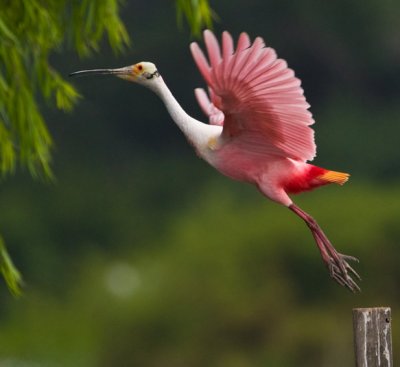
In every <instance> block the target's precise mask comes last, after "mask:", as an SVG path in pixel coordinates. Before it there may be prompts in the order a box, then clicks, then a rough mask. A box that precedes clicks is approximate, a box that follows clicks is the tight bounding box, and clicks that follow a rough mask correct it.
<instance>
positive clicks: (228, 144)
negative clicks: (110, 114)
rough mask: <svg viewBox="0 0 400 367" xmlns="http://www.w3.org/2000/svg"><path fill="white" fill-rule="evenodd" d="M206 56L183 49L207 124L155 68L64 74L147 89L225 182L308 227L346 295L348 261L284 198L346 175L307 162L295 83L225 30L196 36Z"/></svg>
mask: <svg viewBox="0 0 400 367" xmlns="http://www.w3.org/2000/svg"><path fill="white" fill-rule="evenodd" d="M203 39H204V44H205V48H206V50H207V55H208V57H206V56H205V54H204V53H203V51H202V49H201V48H200V46H199V45H198V43H197V42H192V43H191V44H190V50H191V53H192V56H193V59H194V61H195V64H196V65H197V67H198V69H199V71H200V74H201V75H202V77H203V79H204V81H205V82H206V84H207V87H208V89H207V91H206V90H205V89H203V88H196V89H195V97H196V99H197V101H198V104H199V106H200V108H201V110H202V111H203V112H204V113H205V115H206V117H207V118H208V123H204V122H201V121H199V120H197V119H195V118H193V117H191V116H189V115H188V114H187V113H186V112H185V111H184V109H183V108H182V107H181V105H180V104H179V103H178V101H177V100H176V99H175V97H174V96H173V94H172V93H171V91H170V89H169V88H168V87H167V85H166V83H165V82H164V80H163V78H162V76H161V74H160V72H159V71H158V69H157V67H156V66H155V64H153V63H151V62H147V61H142V62H139V63H136V64H134V65H130V66H125V67H122V68H115V69H91V70H81V71H77V72H74V73H71V74H70V76H85V75H99V74H104V75H109V74H111V75H115V76H117V77H119V78H122V79H125V80H128V81H130V82H134V83H137V84H140V85H142V86H144V87H147V88H148V89H150V90H151V91H153V92H154V93H155V94H156V95H158V97H159V98H160V99H161V100H162V102H163V103H164V105H165V107H166V109H167V111H168V112H169V114H170V116H171V118H172V120H173V121H174V122H175V123H176V125H177V126H178V127H179V129H180V130H181V131H182V132H183V134H184V135H185V137H186V138H187V140H188V142H189V143H190V144H191V145H192V146H193V147H194V150H195V151H196V153H197V155H198V156H200V157H201V158H202V159H204V160H205V161H206V162H208V163H209V164H210V165H211V166H213V167H214V168H215V169H216V170H218V171H219V172H220V173H222V174H223V175H225V176H228V177H229V178H231V179H234V180H237V181H242V182H247V183H250V184H252V185H254V186H255V187H256V188H257V189H258V190H259V191H260V192H261V194H262V195H264V196H265V197H267V198H268V199H270V200H272V201H273V202H276V203H278V204H280V205H283V206H284V207H286V208H288V209H289V210H290V211H292V212H293V213H294V214H296V215H297V216H298V217H300V218H301V219H302V220H303V221H304V222H305V223H306V225H307V226H308V228H309V230H310V231H311V233H312V236H313V238H314V240H315V243H316V245H317V247H318V249H319V252H320V255H321V257H322V260H323V262H324V263H325V265H326V266H327V268H328V271H329V274H330V276H331V278H332V279H333V280H335V281H336V282H337V283H339V284H340V285H341V286H344V287H346V288H347V289H349V290H350V291H352V292H357V291H360V287H359V285H358V284H357V281H360V280H361V278H360V276H359V275H358V273H357V272H356V271H355V270H354V269H353V267H352V266H351V265H350V264H349V262H350V261H355V262H358V259H357V258H356V257H354V256H349V255H344V254H341V253H339V252H338V251H337V250H336V249H335V247H334V246H333V245H332V244H331V242H330V240H329V239H328V237H327V236H326V235H325V233H324V232H323V230H322V229H321V227H320V226H319V224H318V223H317V221H316V220H315V219H314V218H313V217H312V216H311V215H310V214H308V213H307V212H305V211H304V210H303V209H301V208H300V207H299V206H298V205H296V204H295V203H294V202H293V200H292V199H291V197H290V196H289V195H292V194H298V193H301V192H305V191H310V190H313V189H315V188H318V187H320V186H324V185H327V184H331V183H335V184H339V185H343V184H344V183H345V182H346V181H347V180H348V178H349V174H347V173H342V172H337V171H332V170H328V169H325V168H322V167H318V166H316V165H312V164H310V163H309V162H310V161H312V160H313V159H314V157H315V156H316V144H315V140H314V130H313V129H312V128H311V127H310V125H312V124H313V123H314V119H313V116H312V114H311V112H310V111H309V108H310V105H309V104H308V103H307V101H306V98H305V96H304V91H303V89H302V87H301V81H300V79H299V78H297V77H296V76H295V73H294V71H293V70H292V69H291V68H289V67H288V64H287V62H286V61H285V60H283V59H281V58H278V56H277V53H276V51H275V50H274V49H273V48H272V47H268V46H266V44H265V42H264V40H263V39H262V38H261V37H256V38H255V39H254V40H253V41H252V40H251V39H250V37H249V35H248V34H247V33H245V32H243V33H241V34H240V35H239V37H238V40H237V43H236V45H235V43H234V39H233V38H232V36H231V34H230V33H229V32H227V31H224V32H223V33H222V37H221V41H220V42H219V41H218V39H217V38H216V36H215V35H214V33H213V32H212V31H211V30H205V31H204V32H203Z"/></svg>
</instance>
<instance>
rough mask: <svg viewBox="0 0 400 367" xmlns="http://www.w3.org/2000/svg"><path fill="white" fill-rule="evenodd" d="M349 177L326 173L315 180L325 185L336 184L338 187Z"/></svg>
mask: <svg viewBox="0 0 400 367" xmlns="http://www.w3.org/2000/svg"><path fill="white" fill-rule="evenodd" d="M349 177H350V175H349V174H348V173H342V172H335V171H326V172H325V173H323V174H322V175H320V176H318V177H317V178H318V179H319V180H321V181H324V182H326V183H336V184H339V185H343V184H345V183H346V182H347V181H348V179H349Z"/></svg>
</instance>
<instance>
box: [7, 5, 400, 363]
mask: <svg viewBox="0 0 400 367" xmlns="http://www.w3.org/2000/svg"><path fill="white" fill-rule="evenodd" d="M211 5H212V7H213V8H214V10H215V11H216V13H217V14H218V15H219V21H218V22H217V23H216V24H215V31H216V33H218V34H219V33H220V32H221V31H223V30H225V29H227V30H229V31H230V32H231V33H232V34H233V35H234V36H235V37H236V36H237V35H238V34H239V32H241V31H246V32H248V33H249V34H250V35H251V36H252V37H255V36H257V35H260V36H262V37H263V38H264V39H265V41H266V43H267V44H268V45H271V46H272V47H274V48H275V49H276V50H277V52H278V55H279V56H280V57H282V58H285V59H286V60H287V61H288V63H289V65H290V67H292V68H293V69H294V70H295V71H296V74H297V76H298V77H300V78H301V79H302V81H303V87H304V89H305V92H306V97H307V99H308V101H309V102H310V104H311V106H312V108H311V111H312V112H313V114H314V116H315V119H316V121H317V123H316V124H315V125H314V129H315V131H316V140H317V144H318V147H319V149H318V157H317V158H316V160H315V164H317V165H320V166H322V167H326V168H330V169H334V170H339V171H344V172H350V173H351V174H352V177H351V180H350V181H349V183H348V184H346V185H345V186H344V187H336V186H329V187H325V188H322V189H320V190H317V191H315V192H312V193H308V194H304V195H301V196H299V197H297V198H295V200H296V202H297V203H298V204H299V205H300V206H301V207H303V208H304V209H305V210H307V211H309V212H310V213H311V214H312V215H313V216H314V217H315V218H316V219H317V220H318V221H319V223H320V224H321V226H322V227H323V228H324V229H325V231H326V233H327V234H328V236H329V237H330V238H331V240H332V242H333V243H334V244H335V245H336V247H337V248H338V249H339V251H342V252H344V253H346V254H351V255H354V256H357V257H358V258H359V259H360V261H361V262H360V264H358V265H356V268H357V270H358V271H359V273H360V274H361V276H362V277H363V282H362V284H361V287H362V290H363V291H362V293H361V294H355V295H354V294H351V293H350V292H348V291H346V290H345V289H343V288H341V287H339V286H337V285H336V284H335V283H334V282H332V281H331V280H330V278H329V276H328V274H327V271H326V269H325V268H324V265H323V263H322V261H321V260H320V256H319V253H318V251H317V249H316V246H315V244H314V242H313V239H312V236H311V234H310V233H309V231H308V229H307V227H306V226H305V225H304V224H303V223H302V222H301V221H300V220H299V219H298V218H296V217H295V216H294V215H293V214H292V213H290V212H289V211H288V210H286V209H284V208H283V207H280V206H278V205H275V204H273V203H272V202H269V201H267V200H265V199H264V198H263V197H262V196H261V195H260V194H259V193H258V192H257V190H255V189H254V188H253V187H250V186H247V185H244V184H241V183H237V182H233V181H230V180H229V179H227V178H225V177H223V176H221V175H219V174H218V173H217V172H216V171H214V170H213V169H211V168H210V167H208V166H207V164H206V163H205V162H202V161H201V160H199V159H198V158H197V157H196V155H195V154H194V153H193V151H192V148H191V147H190V146H189V145H188V144H187V143H186V141H185V140H184V138H183V136H182V134H181V133H180V132H179V130H178V129H177V128H176V127H175V126H174V125H173V123H172V121H171V119H170V118H169V116H168V115H167V113H166V111H165V108H164V106H163V105H162V103H161V102H160V101H159V100H158V99H157V97H156V96H155V95H153V94H152V93H151V92H149V91H148V90H145V89H143V88H141V87H139V86H137V85H133V84H131V83H127V82H123V81H121V80H118V79H116V78H108V77H98V78H85V79H79V80H78V79H77V80H74V85H75V86H76V87H77V88H79V90H80V92H81V94H82V95H83V96H84V99H82V100H81V102H80V104H79V105H78V107H77V108H76V109H75V110H74V111H73V112H72V113H69V114H62V113H60V112H59V111H56V110H52V109H50V108H47V107H46V106H45V105H43V111H44V113H45V116H46V120H47V121H48V123H49V126H50V130H51V132H52V134H53V136H54V140H55V143H56V151H55V155H54V171H55V174H56V177H57V181H56V183H54V184H47V185H43V184H42V183H40V182H36V181H32V180H31V178H30V177H29V176H28V175H27V174H24V173H19V174H17V175H15V176H13V177H11V178H8V179H7V180H5V181H4V182H2V184H1V186H0V212H1V216H0V228H1V231H2V234H3V236H4V238H5V239H6V241H7V244H8V247H9V250H10V253H11V254H12V256H13V259H14V261H15V263H16V264H17V265H18V267H19V268H20V269H21V271H22V272H23V274H24V278H25V281H26V288H25V294H24V296H23V297H22V298H21V299H18V300H16V299H14V298H12V297H11V296H10V295H9V294H8V292H7V290H6V287H5V286H2V287H1V289H0V292H1V302H0V324H1V327H0V366H5V367H11V366H12V367H14V366H24V367H26V366H74V367H79V366H89V367H90V366H99V367H109V366H110V367H111V366H140V367H156V366H163V367H169V366H171V367H186V366H193V367H196V366H199V367H200V366H210V367H214V366H215V367H225V366H227V367H250V366H268V367H275V366H276V367H286V366H288V367H289V366H296V367H302V366H307V367H308V366H318V367H321V366H323V367H338V366H339V367H342V366H352V365H354V362H353V360H354V357H353V341H352V319H351V309H352V308H353V307H368V306H382V305H384V306H391V307H392V309H393V313H394V321H393V328H394V340H393V342H394V347H393V348H394V357H395V359H398V358H399V357H400V341H399V340H400V339H399V337H398V335H400V321H398V320H399V318H397V314H398V312H399V306H400V292H399V286H400V284H399V282H400V267H399V260H400V250H399V248H398V245H399V239H400V226H399V219H400V187H399V182H400V163H399V162H400V149H399V147H400V144H399V139H400V138H399V136H400V124H399V120H400V104H399V102H398V101H399V97H400V92H399V83H400V45H399V39H400V23H399V22H398V19H399V17H400V3H399V2H396V1H390V0H383V1H377V0H375V1H372V0H371V1H364V2H356V1H344V0H338V1H335V2H320V1H316V0H313V1H311V0H310V1H296V2H295V1H293V2H289V1H281V0H268V1H262V0H247V1H238V0H230V1H228V0H220V1H218V2H217V1H214V2H212V3H211ZM121 15H122V18H123V20H124V22H125V24H126V26H127V29H128V32H129V34H130V36H131V38H132V47H131V48H130V49H129V50H128V51H127V52H126V53H125V54H123V55H119V56H116V55H115V54H113V53H112V52H111V51H110V50H109V48H107V46H105V47H104V48H103V49H102V51H101V53H100V54H97V55H96V56H94V57H91V58H89V59H84V60H81V59H78V58H77V57H76V56H74V55H72V54H68V53H65V52H63V53H58V54H54V55H53V58H52V63H53V64H54V65H55V66H56V67H57V68H58V69H59V70H61V71H62V72H63V73H64V75H67V74H68V73H69V72H72V71H76V70H80V69H86V68H98V67H120V66H124V65H129V64H132V63H136V62H139V61H152V62H154V63H156V64H157V66H158V68H159V71H160V72H161V74H162V75H163V77H164V80H165V81H166V82H167V84H168V85H169V87H170V89H171V90H172V92H173V93H174V95H175V96H176V98H177V99H178V101H180V103H181V104H182V106H183V107H184V108H185V109H186V110H187V111H188V112H189V113H190V114H191V115H193V116H195V117H197V118H199V119H203V120H205V118H204V117H203V116H202V115H201V113H200V110H199V108H198V106H197V104H196V102H195V99H194V96H193V93H192V91H193V89H194V88H195V87H198V86H203V85H204V83H203V81H202V80H201V77H200V75H199V73H198V72H197V69H196V67H195V65H194V63H193V62H192V60H191V56H190V53H189V48H188V45H189V42H190V36H189V32H188V31H187V30H181V31H179V30H178V29H177V27H176V19H175V10H174V4H173V2H169V1H164V0H158V1H147V2H139V1H131V2H127V3H126V4H125V6H123V7H122V11H121Z"/></svg>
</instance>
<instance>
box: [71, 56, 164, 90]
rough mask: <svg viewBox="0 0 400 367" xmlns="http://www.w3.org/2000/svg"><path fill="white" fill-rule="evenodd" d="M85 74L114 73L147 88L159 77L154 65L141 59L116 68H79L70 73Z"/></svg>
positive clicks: (73, 74)
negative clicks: (132, 63)
mask: <svg viewBox="0 0 400 367" xmlns="http://www.w3.org/2000/svg"><path fill="white" fill-rule="evenodd" d="M85 75H115V76H117V77H119V78H121V79H125V80H129V81H131V82H135V83H138V84H142V85H144V86H146V87H149V88H151V86H152V85H153V84H154V82H155V81H156V80H157V79H159V77H160V73H159V72H158V70H157V68H156V66H155V65H154V64H153V63H151V62H147V61H142V62H139V63H137V64H134V65H130V66H125V67H123V68H118V69H92V70H81V71H76V72H74V73H71V74H70V76H85Z"/></svg>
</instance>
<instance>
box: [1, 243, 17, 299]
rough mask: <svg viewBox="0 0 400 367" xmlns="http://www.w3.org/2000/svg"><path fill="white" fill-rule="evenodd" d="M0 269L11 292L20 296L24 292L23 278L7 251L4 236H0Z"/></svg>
mask: <svg viewBox="0 0 400 367" xmlns="http://www.w3.org/2000/svg"><path fill="white" fill-rule="evenodd" d="M0 271H1V273H2V275H3V278H4V280H5V282H6V285H7V287H8V289H9V290H10V292H11V293H12V294H13V295H14V296H16V297H19V296H21V294H22V291H21V287H22V285H23V280H22V276H21V273H20V272H19V271H18V269H17V268H16V267H15V265H14V263H13V262H12V260H11V257H10V255H9V254H8V252H7V249H6V246H5V244H4V240H3V238H2V237H1V236H0Z"/></svg>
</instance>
